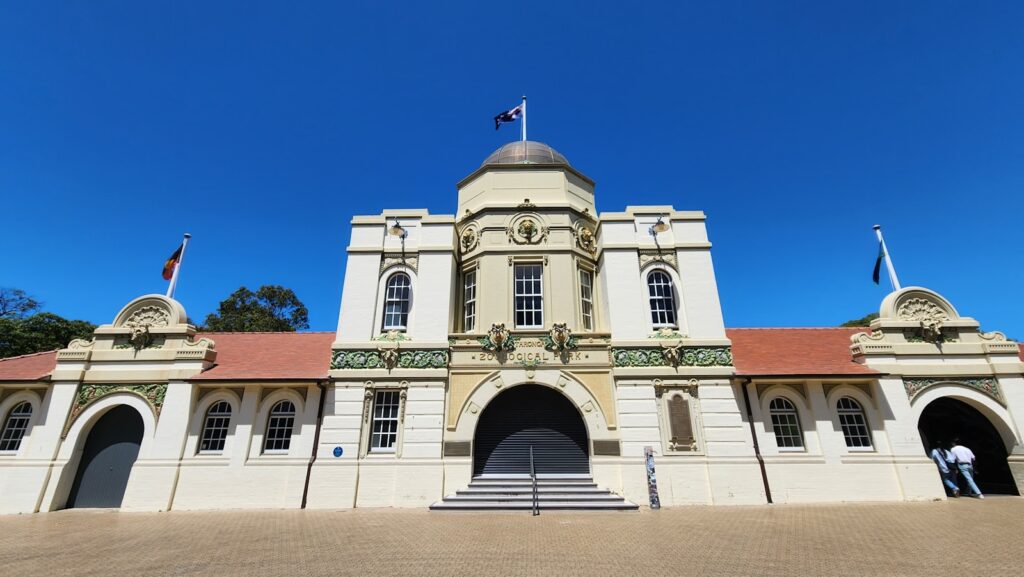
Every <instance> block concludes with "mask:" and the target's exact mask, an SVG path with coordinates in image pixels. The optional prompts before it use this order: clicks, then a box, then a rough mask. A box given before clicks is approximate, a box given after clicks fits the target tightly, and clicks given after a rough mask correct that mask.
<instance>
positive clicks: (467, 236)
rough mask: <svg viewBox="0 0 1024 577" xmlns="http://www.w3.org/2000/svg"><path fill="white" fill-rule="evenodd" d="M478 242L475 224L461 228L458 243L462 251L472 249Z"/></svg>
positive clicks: (465, 251) (478, 237) (478, 236)
mask: <svg viewBox="0 0 1024 577" xmlns="http://www.w3.org/2000/svg"><path fill="white" fill-rule="evenodd" d="M479 244H480V233H479V232H478V231H477V229H476V227H475V226H467V227H466V228H465V229H463V231H462V234H461V235H460V236H459V245H460V246H461V247H462V252H463V253H467V252H470V251H472V250H473V249H475V248H476V247H477V245H479Z"/></svg>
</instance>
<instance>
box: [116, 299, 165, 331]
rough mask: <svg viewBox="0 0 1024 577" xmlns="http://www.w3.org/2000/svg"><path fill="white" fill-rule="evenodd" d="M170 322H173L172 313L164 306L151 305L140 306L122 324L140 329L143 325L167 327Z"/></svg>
mask: <svg viewBox="0 0 1024 577" xmlns="http://www.w3.org/2000/svg"><path fill="white" fill-rule="evenodd" d="M169 324H171V314H170V313H169V312H167V311H166V310H165V309H164V308H162V307H158V306H153V305H150V306H145V307H140V308H139V309H138V310H136V311H135V312H133V313H132V314H130V315H128V319H127V320H125V321H124V325H122V326H125V327H128V328H130V329H136V328H139V329H140V328H143V327H146V328H147V329H148V328H149V327H166V326H167V325H169ZM147 332H148V331H147Z"/></svg>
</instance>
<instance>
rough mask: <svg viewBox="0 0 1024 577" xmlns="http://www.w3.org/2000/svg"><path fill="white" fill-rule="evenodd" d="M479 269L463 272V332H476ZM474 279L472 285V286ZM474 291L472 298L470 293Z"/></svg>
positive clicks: (474, 268)
mask: <svg viewBox="0 0 1024 577" xmlns="http://www.w3.org/2000/svg"><path fill="white" fill-rule="evenodd" d="M477 276H478V275H477V268H476V267H473V268H469V269H466V270H464V271H463V272H462V331H463V332H466V333H469V332H475V331H476V317H477V306H476V304H477V286H478V285H477V282H478V279H477ZM470 279H472V285H470ZM470 289H472V296H470V295H469V291H470Z"/></svg>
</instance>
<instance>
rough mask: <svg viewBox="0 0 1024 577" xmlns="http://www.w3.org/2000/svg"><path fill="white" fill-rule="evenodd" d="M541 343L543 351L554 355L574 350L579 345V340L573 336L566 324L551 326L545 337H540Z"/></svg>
mask: <svg viewBox="0 0 1024 577" xmlns="http://www.w3.org/2000/svg"><path fill="white" fill-rule="evenodd" d="M541 341H543V343H544V348H545V349H547V350H549V351H551V352H554V353H561V352H564V351H568V350H572V349H575V348H576V347H577V345H578V344H579V339H578V338H576V337H574V336H573V334H572V329H570V328H569V326H568V324H566V323H555V324H553V325H551V331H550V332H548V334H547V336H543V337H541Z"/></svg>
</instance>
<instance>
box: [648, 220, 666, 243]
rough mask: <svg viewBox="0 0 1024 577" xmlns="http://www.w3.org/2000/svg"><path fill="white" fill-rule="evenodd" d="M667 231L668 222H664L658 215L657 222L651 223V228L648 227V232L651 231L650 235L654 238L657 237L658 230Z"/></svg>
mask: <svg viewBox="0 0 1024 577" xmlns="http://www.w3.org/2000/svg"><path fill="white" fill-rule="evenodd" d="M667 231H668V223H667V222H665V221H664V220H662V219H661V217H660V216H659V217H658V222H656V223H654V224H652V225H651V228H649V229H648V232H650V233H651V236H653V237H655V238H657V236H658V233H659V232H667Z"/></svg>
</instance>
